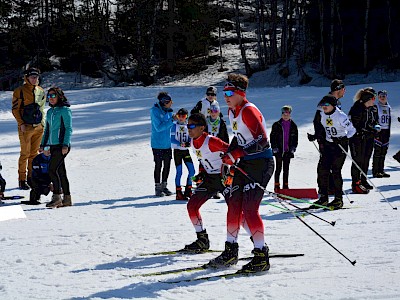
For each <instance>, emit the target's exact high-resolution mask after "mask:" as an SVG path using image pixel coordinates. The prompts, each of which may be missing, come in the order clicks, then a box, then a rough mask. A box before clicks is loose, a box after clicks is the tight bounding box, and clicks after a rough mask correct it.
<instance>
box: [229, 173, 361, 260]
mask: <svg viewBox="0 0 400 300" xmlns="http://www.w3.org/2000/svg"><path fill="white" fill-rule="evenodd" d="M235 168H237V169H238V170H239V171H240V172H241V173H242V174H243V175H244V176H246V177H247V178H248V179H249V180H251V181H253V182H254V183H255V184H256V185H257V186H258V187H259V188H261V189H263V190H264V191H265V188H264V187H263V186H262V185H260V184H259V183H258V182H257V181H255V180H254V179H253V178H252V177H251V176H250V175H249V174H247V172H246V171H244V170H243V169H242V168H240V167H237V166H235ZM288 204H291V203H289V202H288ZM293 216H295V217H296V218H297V219H299V220H300V221H301V222H302V223H303V224H304V225H306V226H307V227H308V228H309V229H310V230H311V231H312V232H314V233H315V234H316V235H317V236H319V237H320V238H321V239H322V240H324V241H325V242H326V243H327V244H328V245H329V246H331V247H332V248H333V249H335V250H336V251H337V252H338V253H339V254H340V255H342V256H343V257H344V258H345V259H347V260H348V261H349V262H350V263H351V264H352V265H353V266H354V265H355V264H356V261H355V260H354V261H351V260H350V259H349V258H348V257H347V256H346V255H344V254H343V253H342V252H341V251H340V250H338V249H337V248H336V247H335V246H333V245H332V244H331V243H330V242H328V241H327V240H326V239H325V238H324V237H323V236H322V235H320V234H319V233H318V232H317V231H315V230H314V228H312V227H311V226H310V225H308V224H307V223H306V222H305V221H303V220H302V219H301V218H300V217H299V216H297V215H296V214H295V213H294V212H293Z"/></svg>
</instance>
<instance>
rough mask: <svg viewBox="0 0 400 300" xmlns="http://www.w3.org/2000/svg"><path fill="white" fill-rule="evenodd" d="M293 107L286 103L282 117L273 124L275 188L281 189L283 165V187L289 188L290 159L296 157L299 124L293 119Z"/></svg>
mask: <svg viewBox="0 0 400 300" xmlns="http://www.w3.org/2000/svg"><path fill="white" fill-rule="evenodd" d="M291 113H292V107H291V106H289V105H285V106H283V107H282V118H281V119H280V120H279V121H277V122H275V123H274V124H273V125H272V130H271V135H270V137H271V147H272V151H273V153H274V156H275V161H276V169H275V188H274V191H275V192H278V191H279V189H280V183H279V177H280V174H281V170H282V165H283V185H282V188H283V189H288V188H289V165H290V159H291V158H293V157H294V153H295V152H296V148H297V144H298V130H297V125H296V123H295V122H293V120H292V119H291Z"/></svg>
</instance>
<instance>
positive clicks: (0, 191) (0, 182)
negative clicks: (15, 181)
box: [0, 162, 6, 204]
mask: <svg viewBox="0 0 400 300" xmlns="http://www.w3.org/2000/svg"><path fill="white" fill-rule="evenodd" d="M2 169H3V166H2V165H1V162H0V200H1V199H2V198H3V196H4V191H5V190H6V181H5V179H4V178H3V176H1V170H2ZM0 204H1V201H0Z"/></svg>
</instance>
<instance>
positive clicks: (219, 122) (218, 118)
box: [206, 101, 229, 199]
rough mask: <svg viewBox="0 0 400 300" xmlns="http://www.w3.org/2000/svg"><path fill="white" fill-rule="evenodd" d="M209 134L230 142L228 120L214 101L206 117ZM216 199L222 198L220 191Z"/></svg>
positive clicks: (215, 196)
mask: <svg viewBox="0 0 400 300" xmlns="http://www.w3.org/2000/svg"><path fill="white" fill-rule="evenodd" d="M206 121H207V130H208V134H210V135H212V136H216V137H218V138H220V139H221V140H223V141H224V142H225V143H228V144H229V135H228V129H227V128H226V122H225V120H224V119H223V118H222V114H221V110H220V108H219V103H218V102H217V101H213V102H212V103H211V105H210V115H209V116H208V117H207V118H206ZM213 198H214V199H221V195H220V193H216V194H215V195H214V196H213Z"/></svg>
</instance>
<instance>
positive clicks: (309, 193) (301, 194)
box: [276, 189, 318, 199]
mask: <svg viewBox="0 0 400 300" xmlns="http://www.w3.org/2000/svg"><path fill="white" fill-rule="evenodd" d="M276 193H277V194H281V195H286V196H289V197H293V198H298V199H318V193H317V189H279V190H278V191H277V192H276Z"/></svg>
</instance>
